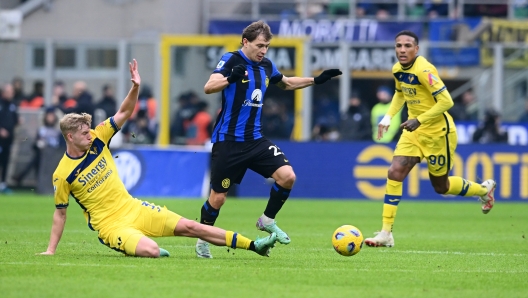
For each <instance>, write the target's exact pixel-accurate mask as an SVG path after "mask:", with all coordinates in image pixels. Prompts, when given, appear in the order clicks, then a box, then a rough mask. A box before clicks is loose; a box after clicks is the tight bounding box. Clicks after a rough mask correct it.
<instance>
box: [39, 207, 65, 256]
mask: <svg viewBox="0 0 528 298" xmlns="http://www.w3.org/2000/svg"><path fill="white" fill-rule="evenodd" d="M65 225H66V208H62V209H55V212H54V213H53V225H52V226H51V235H50V241H49V244H48V249H46V251H45V252H43V253H40V254H41V255H54V254H55V251H56V250H57V245H59V241H60V239H61V237H62V232H64V226H65Z"/></svg>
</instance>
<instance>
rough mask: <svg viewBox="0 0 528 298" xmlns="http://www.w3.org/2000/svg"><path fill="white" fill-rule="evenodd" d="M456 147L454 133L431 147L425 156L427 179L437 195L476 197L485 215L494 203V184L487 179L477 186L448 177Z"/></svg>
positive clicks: (457, 178)
mask: <svg viewBox="0 0 528 298" xmlns="http://www.w3.org/2000/svg"><path fill="white" fill-rule="evenodd" d="M456 145H457V136H456V132H450V133H448V134H447V135H446V136H445V137H443V138H440V139H438V141H437V142H435V144H434V145H433V146H431V151H430V154H427V155H426V158H427V162H428V169H429V179H430V180H431V183H432V185H433V187H434V189H435V191H436V192H437V193H439V194H446V195H447V194H449V195H457V196H463V197H472V196H478V197H479V198H480V201H481V203H482V212H483V213H484V214H486V213H488V212H489V211H490V210H491V208H493V204H494V202H495V197H494V192H495V186H496V183H495V181H494V180H491V179H489V180H486V181H484V182H483V183H482V184H479V183H477V182H474V181H471V180H468V179H464V178H462V177H459V176H449V171H450V170H451V168H452V167H453V163H452V156H454V154H455V149H456Z"/></svg>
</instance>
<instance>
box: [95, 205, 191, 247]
mask: <svg viewBox="0 0 528 298" xmlns="http://www.w3.org/2000/svg"><path fill="white" fill-rule="evenodd" d="M180 219H181V216H180V215H178V214H176V213H174V212H172V211H170V210H168V209H167V208H166V207H160V206H157V205H154V204H151V203H148V202H145V201H143V202H142V204H141V206H138V207H136V208H134V209H133V210H132V211H131V212H130V213H128V215H127V216H125V217H122V218H118V219H116V220H115V221H113V222H112V224H111V225H108V226H105V227H103V228H101V229H100V230H99V241H101V243H102V244H104V245H106V246H108V247H110V248H111V249H113V250H116V251H119V252H123V253H125V254H127V255H132V256H133V255H135V254H136V247H137V245H138V243H139V239H141V237H143V236H148V237H165V236H174V229H175V228H176V225H177V224H178V221H179V220H180Z"/></svg>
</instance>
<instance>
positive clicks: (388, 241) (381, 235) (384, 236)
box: [365, 231, 394, 247]
mask: <svg viewBox="0 0 528 298" xmlns="http://www.w3.org/2000/svg"><path fill="white" fill-rule="evenodd" d="M374 235H376V236H374V237H373V238H367V239H365V244H366V245H368V246H370V247H379V246H385V247H393V246H394V237H393V236H392V232H390V233H389V232H386V231H381V232H375V233H374Z"/></svg>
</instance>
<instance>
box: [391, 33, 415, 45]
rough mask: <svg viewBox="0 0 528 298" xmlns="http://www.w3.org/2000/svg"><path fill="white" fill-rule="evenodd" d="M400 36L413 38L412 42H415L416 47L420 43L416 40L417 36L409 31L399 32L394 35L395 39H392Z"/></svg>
mask: <svg viewBox="0 0 528 298" xmlns="http://www.w3.org/2000/svg"><path fill="white" fill-rule="evenodd" d="M401 35H405V36H410V37H412V38H414V41H415V42H416V45H418V43H419V42H420V41H419V40H418V35H416V34H414V32H412V31H409V30H403V31H400V32H399V33H398V34H396V37H394V39H396V38H398V36H401Z"/></svg>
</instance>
